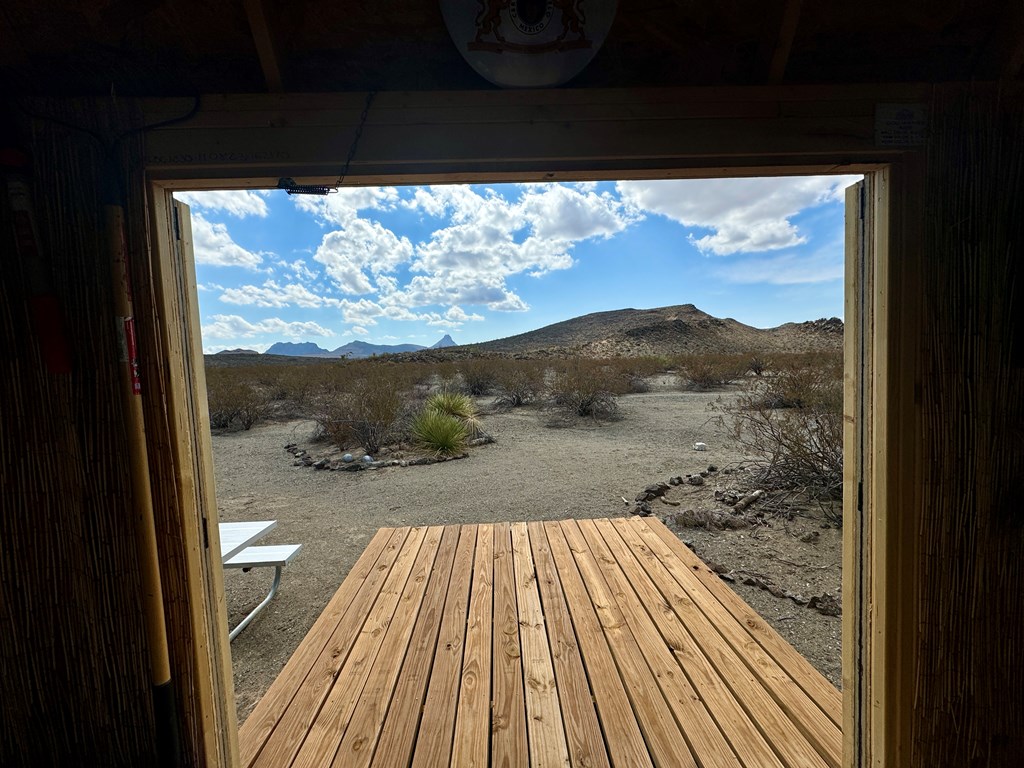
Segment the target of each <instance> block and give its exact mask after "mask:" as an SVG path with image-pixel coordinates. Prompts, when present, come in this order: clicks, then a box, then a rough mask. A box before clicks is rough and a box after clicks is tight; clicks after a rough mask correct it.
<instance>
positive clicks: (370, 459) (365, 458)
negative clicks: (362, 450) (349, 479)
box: [362, 454, 373, 464]
mask: <svg viewBox="0 0 1024 768" xmlns="http://www.w3.org/2000/svg"><path fill="white" fill-rule="evenodd" d="M362 462H363V464H373V456H371V455H370V454H366V455H365V456H363V458H362Z"/></svg>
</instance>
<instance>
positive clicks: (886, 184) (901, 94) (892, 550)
mask: <svg viewBox="0 0 1024 768" xmlns="http://www.w3.org/2000/svg"><path fill="white" fill-rule="evenodd" d="M933 95H934V93H933V90H932V88H931V86H916V85H912V86H850V87H842V88H831V87H829V88H824V87H784V88H776V87H765V88H726V89H721V88H719V89H630V90H561V91H558V90H556V91H515V92H508V91H487V92H455V93H412V94H410V93H388V94H380V95H378V97H377V99H376V100H375V102H374V109H373V110H371V113H370V116H369V117H368V118H367V121H366V125H365V130H364V131H363V136H362V139H361V140H360V143H359V147H358V152H357V154H356V157H355V159H354V161H353V163H352V165H351V167H350V169H349V173H348V175H347V177H346V179H345V184H346V185H352V186H360V185H375V184H388V185H408V184H423V183H468V182H491V183H497V182H503V181H561V180H572V181H583V180H603V179H668V178H709V177H728V176H783V175H810V174H829V173H863V174H865V175H866V176H867V177H869V181H868V184H867V186H868V188H869V189H870V190H871V195H870V199H869V202H870V204H871V205H870V208H869V209H870V216H871V226H870V231H869V232H868V236H869V237H870V239H871V246H872V247H871V248H870V249H869V251H868V253H869V257H868V263H867V264H860V263H857V264H853V265H850V264H848V268H850V267H851V266H852V267H853V268H854V270H855V271H854V272H853V273H848V278H847V279H848V281H850V280H853V281H854V283H853V284H854V285H858V286H859V289H858V290H860V294H859V295H860V296H861V298H863V299H864V301H861V302H855V303H854V304H853V305H851V304H850V303H849V292H850V288H849V285H850V283H849V282H848V296H847V298H848V304H847V308H848V311H849V310H850V309H851V308H853V309H857V310H858V312H857V313H855V316H854V317H853V318H851V317H849V316H848V317H847V324H848V334H847V351H848V354H849V350H850V349H851V348H852V347H851V346H850V345H851V344H854V345H856V344H860V348H861V349H862V350H863V351H864V354H863V355H862V356H861V360H862V361H863V371H861V373H862V374H863V375H858V376H848V377H847V398H846V414H845V415H846V421H847V426H848V435H847V443H846V448H845V451H846V465H847V468H848V471H847V481H848V482H847V483H846V485H847V488H848V489H849V488H851V487H854V486H851V485H850V482H849V481H850V480H851V479H852V480H853V482H854V483H855V484H856V487H858V488H863V493H856V492H854V493H848V494H847V495H846V498H845V500H844V520H845V530H844V549H845V552H846V553H847V555H848V557H846V560H845V562H844V579H843V593H844V618H843V639H844V644H843V679H844V687H845V691H844V710H845V714H844V721H845V722H844V734H845V736H844V738H845V746H844V763H845V764H846V765H847V766H850V767H851V768H852V767H853V766H858V767H859V766H868V765H871V766H898V765H902V764H905V761H906V760H905V759H906V756H907V755H908V754H909V737H910V715H911V710H912V695H913V686H912V682H913V681H912V675H913V662H914V658H913V649H914V639H915V632H916V626H915V624H914V610H913V607H914V605H913V599H914V594H915V589H914V588H913V585H914V582H913V578H914V574H915V568H914V557H915V546H914V541H913V531H914V530H915V521H916V507H915V506H914V503H915V501H916V500H917V499H919V498H920V494H919V492H918V490H917V483H918V478H919V477H920V468H919V466H918V464H917V451H916V450H915V446H916V437H917V435H916V411H915V408H914V399H913V398H914V388H915V384H916V377H917V371H916V370H915V369H914V368H913V367H912V366H910V365H908V364H907V362H906V361H907V360H911V359H912V358H911V357H910V356H908V355H906V354H905V353H906V351H907V350H910V349H914V348H915V346H916V345H917V343H918V339H917V335H916V333H917V329H918V327H919V318H918V317H917V315H916V312H917V311H918V306H919V302H918V300H917V298H916V296H915V294H914V292H913V289H912V286H913V282H912V280H911V279H910V278H911V277H912V276H913V274H914V273H915V270H916V268H917V267H918V266H919V265H920V263H921V254H920V249H919V248H918V247H917V243H919V238H917V237H916V233H918V232H919V229H920V221H921V217H922V207H921V199H922V195H923V161H922V159H921V155H920V147H917V148H914V147H909V148H908V147H893V146H891V145H889V144H888V143H886V142H887V141H888V140H887V139H886V138H885V137H883V136H881V135H880V134H878V133H877V131H876V128H877V123H876V109H877V107H878V105H880V104H885V105H889V104H894V103H897V104H908V103H910V104H915V105H927V104H928V103H930V102H931V99H932V98H933ZM364 103H365V96H364V95H363V94H325V95H278V96H211V97H204V98H203V100H202V102H201V104H200V105H199V107H200V108H199V109H198V111H197V112H196V113H195V115H194V116H193V117H192V118H191V119H190V120H188V121H185V122H183V123H180V124H173V125H168V126H166V127H163V128H160V129H157V130H154V131H152V132H150V133H149V134H148V135H147V137H146V159H145V167H146V173H147V179H148V183H149V187H148V189H149V210H150V217H151V218H150V222H151V230H152V231H151V238H150V239H151V242H152V245H153V248H152V254H151V258H152V261H153V263H154V265H156V271H157V273H159V274H165V275H171V274H179V275H183V274H185V273H183V272H182V271H181V270H180V269H178V271H177V272H175V270H174V268H172V266H171V261H170V260H171V255H172V251H173V249H172V247H171V244H170V243H169V242H168V241H167V238H166V236H164V235H162V234H161V233H162V232H164V231H166V226H164V225H162V222H166V221H167V220H168V216H169V211H170V206H171V202H170V201H171V193H172V192H173V191H174V190H184V189H191V190H194V189H246V188H267V187H274V186H276V185H277V182H278V180H279V179H280V178H283V177H289V178H294V179H295V180H296V181H298V182H301V183H319V184H334V183H336V182H337V181H338V173H339V170H340V169H341V167H342V166H343V164H344V160H345V156H346V155H347V153H348V150H349V147H350V145H351V142H352V140H353V137H354V136H355V135H356V134H357V132H358V129H359V127H360V126H359V122H358V121H359V115H360V113H361V111H362V107H363V105H364ZM141 104H142V108H143V112H144V113H145V115H146V122H147V123H151V124H152V123H157V122H160V121H165V120H168V119H169V118H173V117H174V116H175V115H178V114H183V113H187V112H188V111H189V109H190V100H188V99H161V100H148V101H143V102H142V103H141ZM880 142H882V143H880ZM161 265H163V268H162V271H161ZM864 267H866V269H863V268H864ZM865 277H867V278H868V279H867V282H866V283H864V282H857V281H862V280H863V279H864V278H865ZM188 289H189V290H191V291H192V296H193V300H194V296H195V294H194V292H195V286H194V278H192V283H191V285H190V286H189V287H188ZM156 291H157V298H158V300H157V302H156V304H157V306H154V307H144V308H137V311H139V312H145V311H153V312H155V313H156V314H157V316H158V317H159V316H163V317H165V318H167V317H168V315H167V314H166V312H167V311H168V308H169V307H173V306H174V303H173V302H170V303H169V297H170V294H171V293H175V294H177V295H180V291H181V286H180V285H177V286H176V285H175V284H174V281H173V280H163V281H158V283H157V285H156ZM197 321H198V318H197V317H196V318H193V319H192V320H191V321H190V322H193V323H196V322H197ZM165 325H167V326H169V327H177V328H179V329H180V328H183V327H184V326H182V324H181V323H177V324H174V323H166V324H165ZM196 330H197V329H196ZM179 332H180V331H179ZM172 335H173V333H172ZM851 339H860V341H859V342H858V341H851ZM197 340H198V335H197V333H191V334H190V335H189V339H179V340H178V342H177V345H178V348H179V349H180V350H181V352H174V351H173V349H174V345H173V344H172V345H170V346H169V347H167V349H165V350H164V354H167V355H174V354H184V355H191V356H193V360H201V359H202V358H201V354H202V350H201V349H197V348H196V347H195V344H196V343H198V342H197ZM190 344H191V346H189V345H190ZM168 362H169V363H174V362H175V361H174V360H168ZM177 362H179V363H180V360H179V361H177ZM170 367H171V368H172V369H181V366H180V365H178V366H174V365H171V366H170ZM194 370H195V375H194V378H193V379H192V380H191V381H186V380H182V381H180V382H179V386H178V390H177V392H178V394H177V395H176V396H174V397H172V398H171V399H170V401H169V402H168V404H167V407H168V409H169V410H170V412H171V415H172V418H173V417H174V415H175V412H176V411H177V410H178V409H181V408H185V407H186V405H187V404H188V403H189V402H190V401H194V400H195V397H196V391H197V390H199V391H202V390H201V389H199V388H200V387H202V386H203V381H202V366H201V365H196V366H195V368H194ZM868 388H870V391H867V390H868ZM199 399H202V398H199ZM203 408H205V401H204V402H203ZM179 415H180V414H179ZM858 415H862V416H863V418H858ZM860 423H864V424H866V425H869V429H866V430H864V432H863V433H861V434H863V435H865V436H866V437H865V440H864V441H862V442H860V443H857V442H856V441H853V439H852V438H851V437H850V435H851V434H852V431H851V429H852V427H855V426H856V425H858V424H860ZM858 445H859V446H860V450H861V451H862V452H863V456H864V457H865V461H863V462H859V461H857V457H856V455H853V456H851V454H850V451H851V450H857V446H858ZM851 446H852V447H851ZM152 448H153V452H152V453H153V455H154V456H155V457H156V458H155V460H157V461H175V462H176V463H177V464H178V465H185V464H187V465H188V466H194V467H196V468H197V469H196V471H197V473H198V476H197V477H196V482H197V483H198V485H199V487H200V488H203V489H207V495H205V496H203V495H202V494H199V495H198V496H197V497H196V498H197V499H199V502H198V504H199V507H198V508H197V509H196V510H194V511H193V513H192V514H190V515H187V516H184V519H186V520H189V521H192V524H194V525H196V526H198V525H201V524H202V522H201V521H202V520H203V519H205V520H206V521H207V525H208V526H209V528H211V529H212V530H213V531H214V532H215V531H216V520H217V510H216V503H215V500H214V499H213V498H212V495H209V489H212V488H213V477H212V462H211V461H210V456H209V452H210V446H209V438H208V435H200V434H195V433H191V434H190V433H188V431H187V430H186V431H185V432H184V433H183V439H181V440H179V441H177V442H176V443H175V444H173V445H171V446H170V449H171V451H172V452H176V453H177V455H176V456H168V455H167V450H166V448H167V447H166V446H153V447H152ZM854 467H863V474H851V472H852V471H853V470H852V468H854ZM182 536H183V537H184V538H185V539H187V540H188V541H191V542H193V543H194V542H196V541H197V540H198V541H202V540H203V539H202V535H201V533H200V532H199V531H197V530H186V531H182ZM207 536H208V532H207ZM865 538H866V539H867V540H865ZM215 544H216V541H215V537H212V538H211V537H208V538H207V546H206V547H204V548H200V549H199V550H198V551H195V550H194V548H193V551H194V552H195V557H194V559H193V561H192V562H190V563H189V568H190V571H189V573H190V577H189V579H188V586H187V588H186V592H187V593H186V594H182V595H171V596H170V597H171V598H172V599H182V600H187V601H188V603H189V604H190V605H192V606H194V610H193V614H194V615H195V616H197V617H198V618H199V619H202V621H199V622H197V626H199V625H201V626H205V627H207V628H208V635H207V637H206V638H205V639H204V640H203V642H202V643H197V644H196V655H197V659H196V665H197V678H198V679H200V680H201V681H202V685H200V686H199V687H197V689H196V691H195V695H196V696H198V697H200V698H201V699H202V701H201V702H200V706H199V707H198V709H199V711H203V712H212V713H219V714H218V717H217V718H215V719H216V720H217V721H218V722H220V723H222V724H227V723H231V724H233V723H234V701H233V690H232V684H231V674H230V646H229V645H228V643H227V620H226V614H225V609H224V596H223V595H224V593H223V574H222V571H221V568H220V559H219V556H217V554H216V552H217V548H216V546H215ZM855 553H861V556H855ZM855 584H861V585H864V588H863V589H857V588H853V587H851V585H855ZM225 707H227V709H230V712H227V711H226V710H225ZM212 724H213V721H212V720H208V721H207V722H206V723H205V725H206V726H207V727H209V726H211V725H212ZM222 730H223V732H221V733H218V734H217V735H216V738H215V739H214V740H213V742H211V741H209V740H208V741H207V744H208V751H207V763H208V765H234V764H235V763H236V762H237V754H238V749H237V734H236V733H235V732H234V731H233V728H224V729H222Z"/></svg>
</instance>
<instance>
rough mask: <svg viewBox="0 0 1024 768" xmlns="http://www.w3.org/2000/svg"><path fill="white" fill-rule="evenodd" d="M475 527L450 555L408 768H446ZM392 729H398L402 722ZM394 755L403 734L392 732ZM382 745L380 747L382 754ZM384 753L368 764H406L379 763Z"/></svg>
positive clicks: (466, 528)
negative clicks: (441, 611) (445, 591)
mask: <svg viewBox="0 0 1024 768" xmlns="http://www.w3.org/2000/svg"><path fill="white" fill-rule="evenodd" d="M477 536H478V531H477V526H475V525H463V526H462V528H461V530H460V531H459V546H458V549H456V551H455V564H454V565H453V566H452V576H451V581H450V582H449V584H448V594H447V596H446V597H445V603H444V615H443V616H442V617H441V629H440V631H439V633H438V638H437V650H436V652H435V654H434V663H433V665H432V667H431V670H430V683H429V686H428V687H427V697H426V699H425V700H424V702H423V715H422V717H421V719H420V726H419V731H418V735H417V738H416V747H415V751H414V752H413V759H412V768H433V767H434V766H447V765H448V763H449V760H450V758H451V753H452V734H453V733H454V731H455V713H456V706H457V704H458V701H459V676H460V673H461V670H462V657H463V653H464V650H465V646H466V619H467V616H468V613H469V591H470V585H471V583H472V578H473V562H474V558H475V555H476V542H477ZM396 730H404V729H402V726H401V724H399V725H398V726H396ZM394 739H395V741H396V747H395V749H396V753H397V754H396V757H398V758H401V757H402V756H403V752H402V745H403V743H404V741H403V739H402V734H401V733H397V734H396V735H395V737H394ZM384 747H385V745H384V744H382V750H384ZM387 754H389V753H388V752H387V751H379V752H378V755H377V757H379V758H381V759H379V760H378V759H376V758H375V759H374V761H373V764H374V766H377V767H378V768H396V767H397V766H403V767H404V766H405V765H406V764H407V763H406V762H404V761H403V760H401V759H398V760H396V761H395V762H394V763H386V762H384V761H383V758H384V756H386V755H387Z"/></svg>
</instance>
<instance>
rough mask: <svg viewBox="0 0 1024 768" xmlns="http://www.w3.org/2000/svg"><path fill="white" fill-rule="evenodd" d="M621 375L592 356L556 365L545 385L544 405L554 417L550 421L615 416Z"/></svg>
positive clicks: (614, 417)
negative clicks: (547, 385) (616, 391)
mask: <svg viewBox="0 0 1024 768" xmlns="http://www.w3.org/2000/svg"><path fill="white" fill-rule="evenodd" d="M619 386H621V378H620V377H619V376H618V375H617V374H616V372H615V370H614V369H613V368H611V367H610V366H608V365H605V364H603V363H601V362H599V361H596V360H572V361H568V362H567V363H564V364H562V365H560V366H559V367H558V368H557V369H556V370H555V373H554V376H553V379H552V382H551V385H550V387H549V389H548V397H547V402H546V403H545V407H546V409H547V410H549V411H550V412H552V413H553V414H554V415H555V416H556V419H555V420H554V421H553V422H551V423H558V422H566V421H572V420H573V419H575V418H579V417H589V418H592V419H595V420H601V421H609V420H613V419H616V418H618V417H619V404H618V400H617V398H616V395H615V390H616V388H617V387H619Z"/></svg>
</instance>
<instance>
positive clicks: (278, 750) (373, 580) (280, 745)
mask: <svg viewBox="0 0 1024 768" xmlns="http://www.w3.org/2000/svg"><path fill="white" fill-rule="evenodd" d="M409 532H410V529H409V528H408V527H406V528H397V529H395V530H394V532H393V533H392V535H391V537H390V538H389V540H388V541H387V544H386V546H385V547H384V549H383V550H382V552H381V555H380V557H379V558H378V559H377V560H376V561H375V563H374V564H373V566H372V567H371V568H370V570H369V572H364V571H359V572H358V573H359V574H361V575H362V574H365V575H364V578H363V580H362V581H358V580H352V581H351V582H350V581H349V579H348V578H346V579H345V581H344V582H343V583H342V585H341V588H340V589H339V590H338V591H339V592H341V591H343V590H344V591H345V592H346V594H347V593H348V592H349V591H351V589H352V587H355V594H354V595H353V597H352V600H351V603H350V604H349V606H348V609H347V610H346V611H345V613H344V615H343V617H342V618H341V619H340V620H339V622H338V624H337V626H336V627H335V628H334V631H333V632H331V635H330V638H329V639H328V641H327V643H326V644H325V645H324V646H323V648H322V649H321V650H320V652H319V654H318V655H317V657H316V661H315V662H314V663H313V666H312V667H311V668H310V669H309V672H308V673H307V674H306V676H305V678H304V679H303V680H302V682H301V684H300V683H298V682H295V679H296V678H285V685H284V686H282V694H283V693H284V692H285V691H287V690H291V689H294V688H297V690H296V692H295V694H294V696H293V697H292V699H291V701H290V702H289V703H288V705H287V708H286V709H285V710H284V711H283V712H282V713H281V717H280V720H279V721H278V722H277V725H276V726H275V727H274V728H273V730H272V731H271V733H270V734H269V736H268V737H267V738H266V739H265V742H264V744H263V745H262V748H261V749H260V750H258V754H256V756H255V757H254V758H253V760H252V762H251V763H249V764H250V765H252V766H253V767H254V768H280V766H286V765H291V761H292V759H293V758H294V757H295V753H296V752H298V750H299V747H300V746H301V745H302V742H303V740H305V738H306V734H307V733H308V732H309V728H310V726H311V725H312V724H313V720H314V719H316V716H317V713H319V712H320V707H321V706H322V705H323V702H324V700H325V699H326V698H327V695H328V694H329V693H330V690H331V686H332V685H333V684H334V680H335V678H336V677H337V676H338V674H339V672H341V668H342V666H343V665H344V663H345V660H346V659H347V658H348V654H349V652H350V651H351V650H352V646H353V645H355V642H356V639H357V638H358V637H359V632H360V631H361V630H362V627H363V624H364V622H365V621H366V617H367V616H369V614H370V610H371V609H372V608H373V604H374V603H375V602H376V600H377V594H378V592H379V591H380V585H381V584H383V583H384V582H385V581H386V580H387V578H388V577H389V576H390V575H391V570H392V568H393V567H394V564H395V561H396V560H397V559H398V556H399V554H400V553H401V551H402V547H403V545H404V544H405V540H406V539H407V538H408V534H409ZM327 626H329V625H327ZM307 637H309V638H310V639H313V637H314V636H313V635H312V633H310V635H307ZM316 637H317V638H319V636H316ZM318 644H319V642H318ZM311 651H312V649H309V650H307V649H306V648H304V647H303V646H299V649H298V651H296V653H297V654H298V653H301V654H302V656H303V660H304V659H305V658H306V656H307V654H309V653H311ZM303 667H304V664H303V665H297V666H296V667H295V669H294V670H293V671H294V673H295V674H296V675H297V674H299V673H301V669H302V668H303ZM287 668H288V665H287V664H286V665H285V669H287ZM281 679H282V678H281V677H279V678H278V679H277V680H275V681H274V685H278V683H279V682H280V681H281ZM260 704H262V702H260ZM278 706H279V704H278V703H277V702H276V701H275V702H273V703H272V704H271V706H270V707H268V714H269V710H270V709H271V708H273V709H275V710H276V709H277V708H278ZM259 709H260V706H259V705H257V709H256V710H254V711H253V715H256V713H257V711H259ZM251 717H252V716H250V719H251ZM261 717H262V715H261ZM264 727H265V726H264V725H263V724H262V721H261V722H260V724H258V725H257V728H259V729H260V730H261V731H262V730H263V728H264ZM253 730H255V729H253ZM252 733H253V731H252V730H247V729H245V728H243V730H242V733H241V734H240V736H239V739H240V741H242V740H243V739H245V738H247V737H248V738H251V736H252ZM254 743H255V742H249V741H242V743H241V744H240V748H241V751H243V752H246V753H255V752H256V750H254V748H253V747H252V746H250V744H254Z"/></svg>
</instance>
